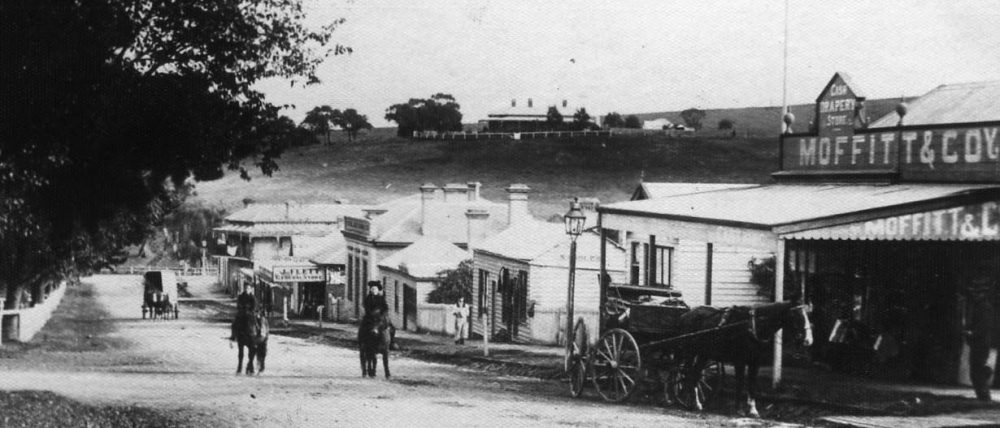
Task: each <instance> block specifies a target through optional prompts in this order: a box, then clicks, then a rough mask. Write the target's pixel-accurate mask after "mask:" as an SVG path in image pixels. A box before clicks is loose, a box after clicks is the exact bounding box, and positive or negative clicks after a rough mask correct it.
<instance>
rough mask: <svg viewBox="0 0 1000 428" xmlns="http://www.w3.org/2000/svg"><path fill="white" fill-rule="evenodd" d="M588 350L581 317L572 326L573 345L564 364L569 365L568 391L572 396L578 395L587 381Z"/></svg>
mask: <svg viewBox="0 0 1000 428" xmlns="http://www.w3.org/2000/svg"><path fill="white" fill-rule="evenodd" d="M589 352H590V340H589V338H588V337H587V324H586V323H584V322H583V319H579V320H577V321H576V326H575V327H574V328H573V347H572V348H571V351H570V354H569V355H568V356H567V361H566V363H567V364H566V365H567V366H568V367H569V369H568V370H569V392H570V394H571V395H572V396H573V398H576V397H579V396H580V394H582V393H583V386H584V384H586V383H587V358H588V353H589Z"/></svg>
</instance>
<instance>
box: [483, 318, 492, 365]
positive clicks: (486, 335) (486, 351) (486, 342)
mask: <svg viewBox="0 0 1000 428" xmlns="http://www.w3.org/2000/svg"><path fill="white" fill-rule="evenodd" d="M483 356H484V357H488V356H490V314H489V312H487V313H485V314H483Z"/></svg>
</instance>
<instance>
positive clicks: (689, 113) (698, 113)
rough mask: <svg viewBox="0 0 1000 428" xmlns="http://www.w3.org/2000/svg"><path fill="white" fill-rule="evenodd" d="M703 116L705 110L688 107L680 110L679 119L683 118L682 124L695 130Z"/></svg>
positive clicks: (697, 128) (699, 126) (699, 125)
mask: <svg viewBox="0 0 1000 428" xmlns="http://www.w3.org/2000/svg"><path fill="white" fill-rule="evenodd" d="M704 118H705V110H699V109H696V108H689V109H687V110H684V111H682V112H681V119H684V124H685V125H687V127H688V128H692V129H694V130H696V131H697V130H700V129H701V121H702V119H704Z"/></svg>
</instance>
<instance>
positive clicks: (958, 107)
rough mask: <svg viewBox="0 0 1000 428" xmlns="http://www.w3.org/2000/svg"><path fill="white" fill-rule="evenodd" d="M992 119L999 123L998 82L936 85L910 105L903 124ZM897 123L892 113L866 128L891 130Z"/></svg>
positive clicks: (999, 81)
mask: <svg viewBox="0 0 1000 428" xmlns="http://www.w3.org/2000/svg"><path fill="white" fill-rule="evenodd" d="M993 120H1000V80H996V81H992V82H974V83H960V84H950V85H941V86H938V87H937V88H934V89H933V90H931V91H930V92H928V93H926V94H924V95H923V96H921V97H920V98H917V99H916V100H914V101H913V102H911V103H909V105H908V106H907V112H906V116H904V117H903V125H933V124H946V123H968V122H986V121H993ZM898 123H899V115H898V114H896V112H895V111H893V112H891V113H889V114H887V115H885V116H882V117H881V118H879V119H878V120H876V121H874V122H872V123H871V124H870V125H869V126H868V127H869V128H885V127H893V126H896V125H897V124H898Z"/></svg>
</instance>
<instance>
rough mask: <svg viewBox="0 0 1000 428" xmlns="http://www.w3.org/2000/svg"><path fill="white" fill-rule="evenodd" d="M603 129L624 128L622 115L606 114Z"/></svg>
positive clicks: (615, 113) (616, 113)
mask: <svg viewBox="0 0 1000 428" xmlns="http://www.w3.org/2000/svg"><path fill="white" fill-rule="evenodd" d="M637 119H638V118H637ZM604 127H605V128H623V127H625V119H623V118H622V115H621V114H618V112H611V113H608V114H607V115H605V116H604Z"/></svg>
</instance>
